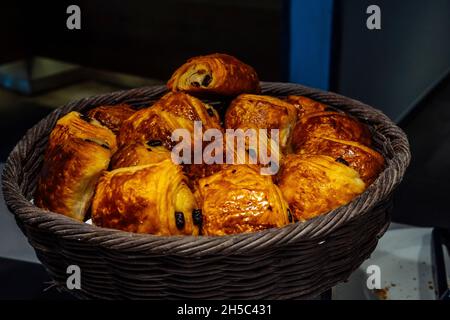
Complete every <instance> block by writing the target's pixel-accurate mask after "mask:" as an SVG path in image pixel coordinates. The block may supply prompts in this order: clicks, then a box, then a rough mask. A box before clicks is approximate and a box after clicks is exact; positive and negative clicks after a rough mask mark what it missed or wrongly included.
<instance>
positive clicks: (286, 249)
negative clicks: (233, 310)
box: [3, 83, 410, 299]
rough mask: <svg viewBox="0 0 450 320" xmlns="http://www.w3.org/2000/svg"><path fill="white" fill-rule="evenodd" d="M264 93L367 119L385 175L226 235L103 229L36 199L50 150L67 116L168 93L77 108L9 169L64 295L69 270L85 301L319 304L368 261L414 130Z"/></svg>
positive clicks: (6, 181) (137, 94)
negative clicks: (346, 199)
mask: <svg viewBox="0 0 450 320" xmlns="http://www.w3.org/2000/svg"><path fill="white" fill-rule="evenodd" d="M262 88H263V92H264V93H265V94H269V95H273V96H279V97H283V96H286V95H290V94H297V95H305V96H308V97H311V98H313V99H316V100H318V101H321V102H324V103H327V104H329V105H332V106H335V107H337V108H340V109H342V110H345V111H346V112H349V113H351V114H353V115H354V116H356V117H358V118H359V119H360V120H362V121H364V122H366V123H367V124H368V125H369V126H370V127H371V129H372V131H373V134H374V140H375V145H376V148H377V149H378V151H380V152H381V153H382V154H383V155H384V156H385V158H386V160H387V166H386V169H385V170H384V171H383V173H382V174H381V175H380V176H379V178H378V179H377V180H376V181H375V182H374V183H373V184H372V185H371V186H370V187H369V188H368V189H367V190H366V191H365V192H364V193H363V194H362V195H360V196H359V197H357V198H356V199H354V200H353V201H352V202H351V203H349V204H348V205H346V206H344V207H340V208H338V209H336V210H334V211H332V212H331V213H329V214H327V215H323V216H320V217H317V218H315V219H313V220H310V221H308V222H306V223H296V224H291V225H288V226H285V227H283V228H280V229H269V230H265V231H261V232H256V233H248V234H239V235H233V236H222V237H191V236H185V237H180V236H174V237H163V236H154V235H144V234H132V233H128V232H123V231H118V230H111V229H105V228H99V227H95V226H92V225H88V224H85V223H80V222H78V221H75V220H72V219H70V218H68V217H65V216H63V215H60V214H56V213H51V212H46V211H43V210H41V209H40V208H37V207H36V206H34V205H33V204H32V203H31V202H30V200H31V199H32V195H33V192H34V189H35V186H36V178H37V175H38V173H39V170H40V167H41V163H42V159H43V152H44V150H45V147H46V143H47V139H48V136H49V133H50V131H51V130H52V128H53V127H54V125H55V123H56V121H57V119H58V118H60V117H61V116H63V115H64V114H66V113H67V112H69V111H71V110H87V109H89V108H92V107H95V106H99V105H102V104H118V103H122V102H126V103H130V104H132V105H134V106H136V107H142V106H147V105H148V104H149V103H150V102H152V101H154V100H156V99H157V98H158V97H160V96H161V95H162V94H163V93H165V91H166V89H165V87H162V86H158V87H147V88H140V89H134V90H129V91H121V92H116V93H112V94H106V95H101V96H97V97H92V98H87V99H83V100H80V101H76V102H71V103H69V104H67V105H65V106H63V107H61V108H59V109H57V110H55V111H54V112H53V113H52V114H50V115H49V116H48V117H46V118H45V119H44V120H42V121H40V122H39V123H38V124H37V125H35V126H34V127H33V128H31V129H30V130H29V131H28V132H27V134H26V135H25V137H24V138H23V139H22V140H21V141H20V142H19V143H18V144H17V145H16V147H15V148H14V150H13V151H12V152H11V154H10V156H9V158H8V160H7V163H6V166H5V168H4V171H3V191H4V196H5V199H6V203H7V205H8V207H9V209H10V210H11V211H12V212H13V213H14V215H15V217H16V220H17V223H18V224H19V226H20V227H21V230H22V231H23V232H24V234H25V235H26V236H27V237H28V240H29V242H30V243H31V245H32V246H33V247H34V249H35V251H36V254H37V256H38V258H39V260H40V261H41V262H42V264H43V265H44V266H45V267H46V269H47V271H48V272H49V274H50V276H51V277H52V278H53V279H54V281H55V283H56V284H57V285H58V287H60V288H61V289H62V290H68V289H66V280H67V277H68V275H67V273H66V271H67V267H68V266H69V265H73V264H75V265H78V266H79V267H80V268H81V290H72V291H70V292H71V293H72V294H75V295H76V296H78V297H81V298H106V299H122V298H137V299H148V298H168V299H177V298H201V299H222V298H225V299H226V298H229V299H262V298H264V299H293V298H295V299H298V298H312V297H315V296H317V295H319V294H320V293H322V292H324V291H325V290H327V289H329V288H331V287H333V286H334V285H336V284H338V283H339V282H342V281H345V280H346V279H347V278H348V277H349V275H350V274H351V273H352V272H353V271H354V270H355V269H356V268H358V267H359V266H360V264H361V263H362V262H363V261H364V260H365V259H367V258H368V257H369V255H370V254H371V252H372V251H373V250H374V249H375V247H376V245H377V242H378V239H379V238H380V237H381V236H382V235H383V233H384V232H385V230H386V228H387V227H388V225H389V221H390V208H391V205H390V204H391V201H390V200H391V196H392V192H393V191H394V189H395V188H396V186H397V185H398V184H399V182H400V181H401V179H402V177H403V174H404V172H405V169H406V168H407V166H408V164H409V161H410V152H409V145H408V140H407V138H406V136H405V134H404V133H403V132H402V131H401V130H400V129H399V128H398V127H397V126H395V125H394V124H393V123H392V122H391V120H389V119H388V118H387V117H386V116H385V115H384V114H382V113H381V112H380V111H377V110H375V109H373V108H371V107H369V106H367V105H364V104H363V103H361V102H358V101H355V100H352V99H349V98H345V97H342V96H340V95H337V94H334V93H328V92H323V91H319V90H316V89H311V88H307V87H304V86H300V85H295V84H287V83H263V84H262Z"/></svg>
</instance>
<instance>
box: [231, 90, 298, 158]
mask: <svg viewBox="0 0 450 320" xmlns="http://www.w3.org/2000/svg"><path fill="white" fill-rule="evenodd" d="M296 121H297V110H296V108H295V107H294V106H293V105H292V104H290V103H287V102H286V101H283V100H280V99H277V98H274V97H270V96H263V95H253V94H242V95H240V96H238V97H237V98H236V99H234V100H233V101H232V103H231V105H230V107H229V108H228V110H227V112H226V115H225V128H227V129H242V130H244V131H245V130H247V129H267V130H268V135H269V137H270V129H279V130H280V132H279V138H280V141H279V142H280V146H281V149H282V150H283V151H284V150H285V149H286V148H287V147H288V145H289V142H290V137H291V132H292V130H293V128H294V126H295V122H296Z"/></svg>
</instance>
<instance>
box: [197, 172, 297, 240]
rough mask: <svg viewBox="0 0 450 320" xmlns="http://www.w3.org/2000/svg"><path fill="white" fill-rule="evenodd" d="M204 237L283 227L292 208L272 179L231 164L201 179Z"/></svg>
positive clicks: (198, 193)
mask: <svg viewBox="0 0 450 320" xmlns="http://www.w3.org/2000/svg"><path fill="white" fill-rule="evenodd" d="M196 196H197V198H198V199H199V203H201V204H202V207H201V208H202V214H203V228H202V231H203V234H205V235H214V236H219V235H227V234H236V233H241V232H252V231H259V230H263V229H267V228H274V227H282V226H284V225H286V224H288V223H289V211H288V206H287V204H286V202H285V200H284V199H283V196H282V194H281V192H280V190H279V189H278V187H277V186H276V185H275V184H273V182H272V179H271V178H270V176H261V175H260V174H259V172H258V171H257V170H255V169H253V168H252V167H250V166H247V165H229V166H226V167H225V168H224V169H223V170H221V171H219V172H218V173H215V174H213V175H212V176H209V177H207V178H204V179H200V180H199V186H198V190H197V192H196Z"/></svg>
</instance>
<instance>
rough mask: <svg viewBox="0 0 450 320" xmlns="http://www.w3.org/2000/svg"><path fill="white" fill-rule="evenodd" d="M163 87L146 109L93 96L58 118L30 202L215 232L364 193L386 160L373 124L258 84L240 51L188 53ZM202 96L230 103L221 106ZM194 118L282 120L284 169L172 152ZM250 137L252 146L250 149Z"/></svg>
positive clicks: (331, 205) (142, 225)
mask: <svg viewBox="0 0 450 320" xmlns="http://www.w3.org/2000/svg"><path fill="white" fill-rule="evenodd" d="M167 87H168V89H169V92H168V93H166V94H165V95H164V96H162V97H161V98H160V99H159V100H158V101H156V102H154V103H153V104H152V105H149V106H147V107H145V108H140V109H135V108H133V106H131V105H127V104H120V105H104V106H93V107H92V108H91V109H90V110H88V111H87V112H86V113H83V114H82V113H78V112H75V111H74V112H70V113H68V114H66V115H65V116H63V117H62V118H60V119H59V120H58V122H57V123H56V126H55V127H54V128H53V130H52V132H51V134H50V137H49V141H48V145H47V148H46V151H45V156H44V161H43V167H42V170H41V173H40V176H39V180H38V183H37V188H36V191H35V196H34V203H35V204H36V205H37V206H39V207H41V208H43V209H46V210H50V211H53V212H56V213H60V214H63V215H66V216H69V217H71V218H74V219H77V220H80V221H86V220H87V219H92V222H93V224H95V225H97V226H100V227H106V228H115V229H120V230H124V231H129V232H139V233H148V234H155V235H209V236H218V235H227V234H236V233H241V232H253V231H258V230H263V229H267V228H274V227H282V226H284V225H287V224H290V223H296V222H298V223H302V222H304V221H306V220H308V219H311V218H314V217H316V216H318V215H321V214H326V213H327V212H329V211H330V210H332V209H335V208H337V207H339V206H342V205H345V204H347V203H348V202H350V201H351V200H352V199H353V198H354V197H356V196H357V195H359V194H361V193H362V192H363V191H364V190H365V189H366V188H367V186H368V185H370V184H371V183H372V182H373V181H374V180H375V179H376V178H377V176H378V175H379V174H380V172H381V171H382V170H383V168H384V159H383V156H382V155H381V154H379V153H378V152H377V151H375V150H374V149H373V148H372V136H371V132H370V130H369V129H368V127H367V126H366V125H365V124H363V123H361V122H359V121H358V120H357V119H356V118H354V117H352V116H351V115H348V114H346V113H344V112H342V111H340V110H337V109H334V108H332V107H330V106H327V105H324V104H322V103H319V102H317V101H313V100H311V99H309V98H307V97H303V96H288V97H283V98H282V99H280V98H276V97H271V96H266V95H260V84H259V80H258V76H257V74H256V72H255V70H254V69H253V68H252V67H250V66H249V65H247V64H245V63H243V62H241V61H240V60H238V59H236V58H234V57H232V56H229V55H225V54H212V55H207V56H200V57H195V58H192V59H190V60H188V61H187V62H186V63H185V64H184V65H182V66H181V67H180V68H179V69H177V70H176V71H175V73H174V74H173V75H172V77H171V79H170V80H169V82H168V84H167ZM205 98H208V101H210V100H211V98H214V99H219V100H220V99H222V101H231V103H229V105H228V106H227V107H226V108H225V110H222V111H223V112H222V115H219V112H218V110H216V109H215V107H214V106H212V105H210V104H208V103H206V102H204V101H202V99H203V100H205ZM219 111H220V110H219ZM195 122H201V124H202V127H201V130H203V131H206V130H208V129H216V131H217V130H219V131H220V132H225V131H226V130H227V129H234V130H236V129H243V130H248V129H267V130H268V129H278V132H279V137H278V140H277V142H278V143H277V144H276V147H275V148H273V147H272V149H270V148H269V153H276V154H277V155H279V157H278V158H279V170H277V172H276V174H274V175H265V174H261V170H260V168H261V167H262V166H267V163H266V164H263V163H254V162H251V161H250V160H249V159H250V157H247V156H244V158H243V159H240V161H236V162H235V163H229V162H226V161H225V163H210V164H207V163H178V162H176V161H174V157H173V151H174V150H173V149H174V148H175V146H176V143H175V142H174V140H173V132H174V131H175V130H177V129H185V130H186V131H187V132H191V133H193V136H194V130H195V126H194V123H195ZM268 139H271V137H270V136H269V137H268ZM184 142H185V143H194V141H190V140H189V141H184ZM271 146H272V145H271ZM225 148H226V144H225ZM245 148H246V150H245V155H247V153H249V152H250V151H252V150H249V149H248V145H245ZM233 152H234V150H233ZM236 157H237V156H236ZM233 159H234V158H233Z"/></svg>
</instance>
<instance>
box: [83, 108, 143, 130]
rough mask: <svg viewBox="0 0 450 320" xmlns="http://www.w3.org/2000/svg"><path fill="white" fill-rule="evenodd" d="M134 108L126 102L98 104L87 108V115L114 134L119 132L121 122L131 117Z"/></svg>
mask: <svg viewBox="0 0 450 320" xmlns="http://www.w3.org/2000/svg"><path fill="white" fill-rule="evenodd" d="M135 112H136V110H134V109H133V108H132V107H131V106H130V105H128V104H119V105H113V106H100V107H96V108H94V109H91V110H89V112H88V116H89V117H91V118H94V119H96V120H97V121H98V122H100V123H101V124H102V125H104V126H105V127H107V128H109V129H110V130H111V131H112V132H114V133H115V134H118V133H119V129H120V127H121V125H122V123H123V122H124V121H125V120H126V119H128V118H129V117H131V116H132V115H133V114H134V113H135Z"/></svg>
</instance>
